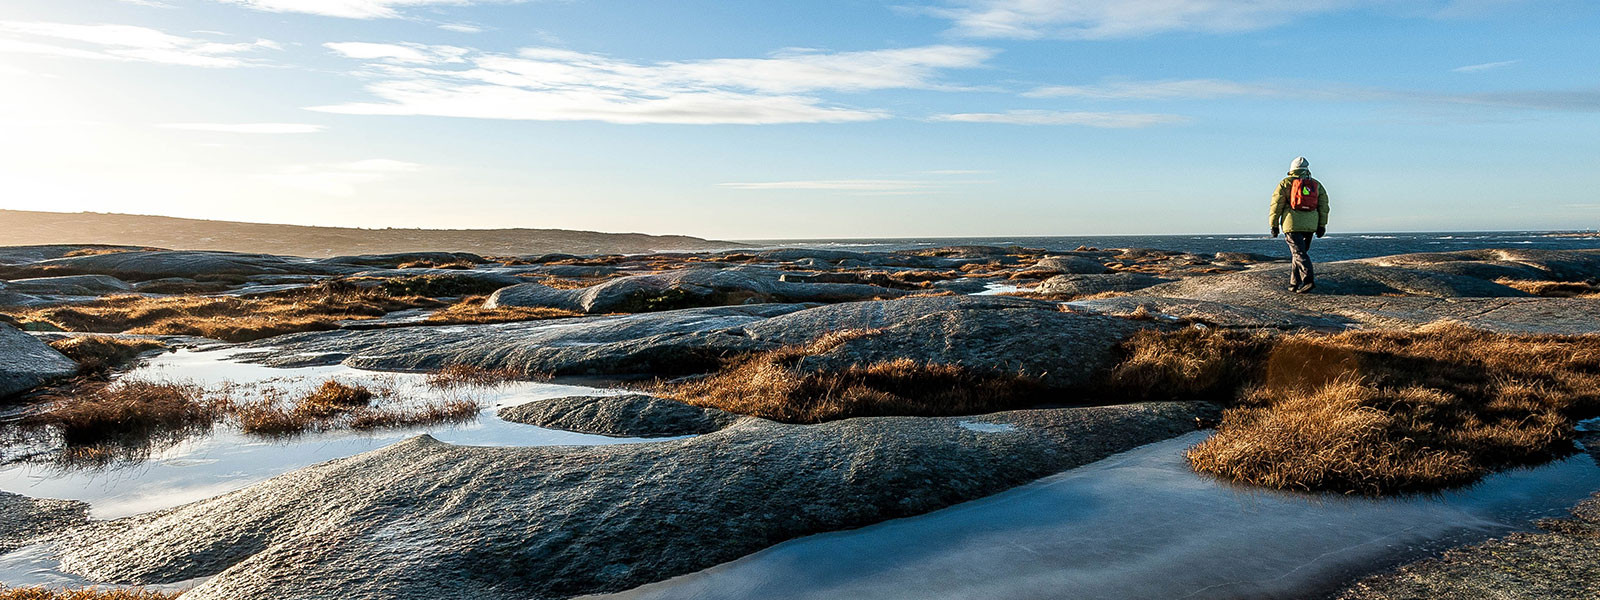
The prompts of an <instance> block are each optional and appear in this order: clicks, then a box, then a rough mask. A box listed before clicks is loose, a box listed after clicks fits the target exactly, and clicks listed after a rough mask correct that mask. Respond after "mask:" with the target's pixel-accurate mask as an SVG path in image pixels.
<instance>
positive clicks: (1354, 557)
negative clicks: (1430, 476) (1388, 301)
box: [607, 432, 1600, 600]
mask: <svg viewBox="0 0 1600 600" xmlns="http://www.w3.org/2000/svg"><path fill="white" fill-rule="evenodd" d="M1205 435H1207V434H1206V433H1204V432H1198V433H1194V434H1190V435H1186V436H1183V437H1180V438H1176V439H1173V440H1170V441H1166V442H1161V443H1157V444H1151V445H1149V446H1144V447H1142V448H1139V449H1136V450H1133V451H1130V452H1126V453H1123V454H1120V455H1117V456H1114V457H1111V458H1108V459H1106V460H1103V461H1100V462H1098V463H1094V464H1092V465H1088V466H1085V467H1082V468H1079V469H1074V470H1071V471H1067V472H1065V473H1062V474H1059V475H1056V476H1052V477H1048V478H1045V479H1042V480H1039V481H1037V482H1035V483H1032V484H1029V485H1026V486H1023V487H1020V488H1016V489H1013V490H1011V491H1007V492H1003V493H1001V494H998V495H995V496H990V497H988V498H984V499H982V500H977V501H973V502H968V503H965V504H960V505H957V506H954V507H951V508H949V509H945V510H942V511H938V512H934V513H930V514H927V515H923V516H919V517H912V518H908V519H900V520H895V521H889V522H885V523H881V524H877V525H873V526H870V527H864V528H861V529H856V530H852V531H844V532H837V533H829V534H822V535H815V536H810V537H806V538H801V539H798V540H793V541H790V542H787V543H783V544H779V545H777V546H774V547H772V548H769V549H767V550H765V551H762V552H759V553H756V554H753V555H750V556H747V557H745V558H742V559H740V560H737V561H734V562H731V563H727V564H724V565H720V566H717V567H714V568H711V569H708V570H706V571H702V572H699V573H693V574H689V575H685V576H682V577H678V578H675V579H671V580H667V581H664V582H660V583H656V584H651V585H647V586H644V587H641V588H637V589H635V590H631V591H629V592H624V593H621V594H617V595H614V596H607V597H609V598H634V599H646V598H648V599H668V598H685V599H688V598H694V599H716V598H729V599H733V598H785V599H804V598H815V599H831V598H873V599H938V598H950V599H966V598H984V599H986V600H988V599H1024V598H1026V599H1034V598H1060V597H1072V598H1254V597H1294V598H1298V597H1308V596H1315V595H1316V591H1319V590H1325V589H1327V588H1329V587H1330V586H1334V585H1337V584H1339V583H1341V582H1343V581H1347V580H1348V578H1349V577H1351V576H1353V575H1357V574H1360V573H1362V572H1365V571H1370V570H1373V569H1376V568H1380V567H1382V566H1385V565H1387V564H1391V563H1393V562H1395V561H1399V560H1403V559H1407V558H1411V557H1415V556H1418V555H1420V554H1423V553H1426V552H1430V551H1434V550H1437V549H1441V548H1444V547H1448V546H1452V545H1457V544H1461V543H1468V542H1472V541H1475V540H1478V539H1482V538H1484V537H1487V536H1490V535H1494V534H1498V533H1502V532H1505V531H1507V530H1510V529H1514V528H1521V527H1526V526H1527V524H1528V522H1529V521H1530V520H1531V519H1533V518H1537V517H1541V516H1546V515H1553V514H1560V513H1562V512H1564V510H1565V509H1566V508H1567V507H1569V506H1571V505H1572V504H1574V503H1576V502H1578V501H1579V500H1581V499H1583V498H1585V497H1587V496H1588V495H1589V493H1590V492H1592V491H1593V490H1595V489H1597V488H1600V467H1596V465H1595V462H1594V460H1593V459H1591V458H1590V457H1589V456H1588V455H1579V456H1575V457H1573V458H1569V459H1567V460H1564V461H1560V462H1556V463H1552V464H1549V465H1545V466H1543V467H1539V468H1536V469H1529V470H1518V471H1512V472H1507V473H1502V474H1498V475H1494V476H1491V477H1489V478H1487V479H1485V480H1484V481H1483V482H1482V483H1480V484H1479V485H1477V486H1474V487H1472V488H1470V489H1466V490H1462V491H1455V492H1450V493H1446V494H1442V495H1438V496H1431V497H1411V498H1400V499H1388V500H1372V499H1364V498H1347V497H1342V496H1312V495H1302V494H1285V493H1276V492H1269V491H1263V490H1259V489H1245V488H1240V487H1236V486H1231V485H1228V484H1225V483H1221V482H1218V481H1216V480H1213V479H1210V478H1207V477H1203V476H1200V475H1197V474H1195V473H1194V472H1193V471H1191V470H1190V469H1189V468H1187V466H1186V465H1185V464H1184V462H1183V459H1182V457H1181V453H1182V452H1183V450H1184V449H1185V448H1187V447H1188V446H1190V445H1192V444H1194V443H1196V442H1198V441H1200V440H1201V439H1204V437H1205Z"/></svg>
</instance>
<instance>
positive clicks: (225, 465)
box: [0, 350, 648, 519]
mask: <svg viewBox="0 0 1600 600" xmlns="http://www.w3.org/2000/svg"><path fill="white" fill-rule="evenodd" d="M237 357H238V352H237V351H234V350H213V351H192V350H182V351H178V352H175V353H170V354H165V355H162V356H160V357H157V358H154V359H151V360H150V361H148V362H147V363H146V364H145V365H143V366H141V367H139V368H138V369H135V370H134V371H131V372H130V373H129V374H127V375H125V377H135V378H146V379H153V380H170V381H178V382H187V383H194V384H197V385H201V386H204V387H207V388H211V389H217V388H223V387H229V388H231V389H233V390H235V392H239V393H242V392H247V391H248V390H251V389H266V388H270V389H273V390H278V391H279V392H283V391H285V390H296V389H310V388H311V387H313V386H316V385H319V384H321V383H322V382H323V381H326V380H328V379H330V378H337V379H338V380H340V381H345V382H353V383H365V384H368V385H371V386H372V387H375V388H376V387H383V386H391V387H392V386H399V387H401V388H403V389H404V390H405V391H404V393H405V394H410V395H413V396H414V397H422V395H425V394H446V393H458V392H455V391H449V390H444V391H441V390H434V389H432V388H430V387H429V386H427V385H426V383H425V382H424V378H425V377H424V376H423V375H421V374H404V373H376V372H371V371H361V370H358V369H352V368H349V367H345V366H325V367H311V368H300V369H277V368H272V367H267V366H263V365H255V364H247V363H241V362H237V361H236V360H233V359H235V358H237ZM473 393H474V394H475V398H476V399H478V400H479V401H480V402H482V403H483V404H484V405H485V407H486V408H485V410H484V412H483V413H482V414H481V415H480V416H479V417H478V418H477V419H476V420H473V421H470V422H465V423H458V424H440V425H431V426H418V427H406V428H397V429H380V430H370V431H348V430H344V431H338V430H336V431H321V432H308V433H305V434H301V435H297V436H292V437H281V438H275V437H267V436H259V435H249V434H245V433H243V432H241V431H239V430H238V429H237V428H236V427H233V426H229V425H219V426H217V427H215V428H214V429H211V430H209V431H206V430H202V431H197V432H191V433H194V435H189V436H182V437H178V438H167V439H162V440H159V441H160V442H161V443H159V444H151V445H147V446H145V447H142V448H138V449H137V450H138V451H137V452H133V453H130V454H128V455H126V456H118V457H114V458H118V459H138V460H108V461H105V464H102V465H99V466H98V468H92V469H84V468H80V467H82V466H83V465H82V464H79V463H63V462H60V461H59V456H57V457H53V458H51V459H49V460H44V461H34V462H23V463H17V464H10V465H5V466H3V467H0V490H5V491H8V492H14V493H18V494H24V495H27V496H33V497H39V498H63V499H71V500H82V501H85V502H88V503H89V504H90V505H91V507H92V508H91V514H92V516H93V517H95V518H98V519H110V518H117V517H123V516H128V515H133V514H137V513H141V512H146V511H151V510H159V509H163V508H170V507H173V506H177V505H180V504H184V503H187V502H191V501H195V500H201V499H204V498H209V497H212V496H216V495H218V494H223V493H226V492H229V491H233V490H236V489H239V488H242V487H245V486H247V485H250V484H252V483H255V482H258V481H261V480H264V479H267V478H269V477H272V476H274V475H278V474H280V473H284V472H287V471H291V470H294V469H298V468H300V467H304V466H308V465H312V464H316V463H320V462H324V461H327V460H331V459H335V458H342V457H345V456H351V455H354V454H359V453H362V452H366V451H368V450H373V449H377V448H381V447H383V446H387V445H389V444H392V443H395V442H398V441H400V440H404V439H406V438H410V437H413V436H416V435H418V434H421V433H428V434H431V435H433V436H434V437H436V438H438V439H440V440H443V441H446V442H451V443H456V444H469V445H482V446H552V445H591V444H614V443H628V442H640V441H648V440H643V439H627V438H610V437H605V436H597V435H587V434H580V433H572V432H568V431H558V430H551V429H543V428H540V427H534V426H530V425H523V424H519V423H511V422H508V421H504V420H501V419H500V418H498V417H497V416H495V414H494V412H495V409H497V408H499V407H503V406H511V405H517V404H522V403H525V402H530V401H535V400H543V399H549V398H557V397H561V396H571V395H609V394H615V393H618V392H617V391H615V390H605V389H598V388H590V387H582V386H572V385H558V384H551V383H538V382H516V383H512V384H510V385H506V386H503V387H498V388H487V389H481V390H476V391H474V392H473Z"/></svg>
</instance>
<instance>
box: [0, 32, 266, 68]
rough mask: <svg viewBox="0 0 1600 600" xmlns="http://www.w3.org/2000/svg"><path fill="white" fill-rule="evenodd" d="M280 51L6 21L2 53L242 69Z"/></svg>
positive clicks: (261, 43) (261, 44)
mask: <svg viewBox="0 0 1600 600" xmlns="http://www.w3.org/2000/svg"><path fill="white" fill-rule="evenodd" d="M64 44H65V45H64ZM279 48H280V46H279V45H278V44H277V43H275V42H272V41H270V40H256V41H253V42H242V43H233V44H224V43H218V42H210V41H206V40H201V39H196V38H190V37H184V36H179V35H172V34H169V33H165V32H162V31H158V30H155V29H150V28H148V27H137V26H133V25H79V24H73V23H52V22H42V21H0V53H19V54H42V55H47V56H61V57H68V58H83V59H90V60H118V61H137V62H152V63H162V64H171V65H186V66H193V67H241V66H246V65H250V64H257V63H258V62H259V61H257V60H255V59H252V58H248V57H244V56H240V55H243V54H246V53H249V52H253V51H257V50H263V49H270V50H276V49H279Z"/></svg>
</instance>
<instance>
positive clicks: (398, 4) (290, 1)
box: [213, 0, 525, 19]
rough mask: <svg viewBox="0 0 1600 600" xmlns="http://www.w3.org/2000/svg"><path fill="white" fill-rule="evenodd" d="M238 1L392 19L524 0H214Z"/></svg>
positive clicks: (298, 10)
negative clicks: (419, 11) (423, 10)
mask: <svg viewBox="0 0 1600 600" xmlns="http://www.w3.org/2000/svg"><path fill="white" fill-rule="evenodd" d="M213 1H214V2H222V3H225V4H238V5H242V6H246V7H249V8H253V9H255V10H261V11H267V12H278V13H304V14H308V15H322V16H325V17H344V18H347V19H394V18H399V17H403V16H405V15H404V13H402V12H401V11H402V9H406V8H414V7H419V6H466V5H471V4H491V3H516V2H522V1H525V0H213Z"/></svg>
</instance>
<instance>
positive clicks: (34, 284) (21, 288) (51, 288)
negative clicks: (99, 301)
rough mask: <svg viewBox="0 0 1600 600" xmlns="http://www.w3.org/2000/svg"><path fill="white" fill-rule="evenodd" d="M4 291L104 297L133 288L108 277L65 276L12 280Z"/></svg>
mask: <svg viewBox="0 0 1600 600" xmlns="http://www.w3.org/2000/svg"><path fill="white" fill-rule="evenodd" d="M6 290H7V291H10V292H15V293H21V294H34V295H40V296H104V295H106V294H116V293H125V292H131V291H133V286H131V285H128V283H127V282H125V281H123V280H121V279H117V278H115V277H111V276H108V275H67V276H63V277H36V278H32V279H13V280H11V281H8V282H6Z"/></svg>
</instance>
